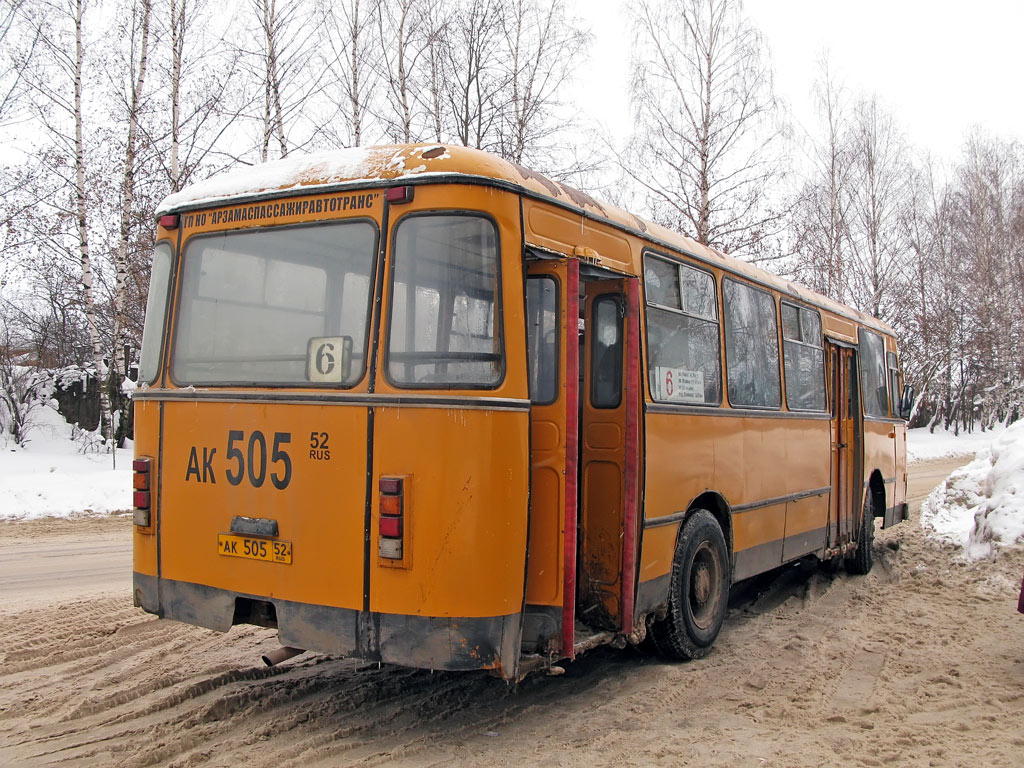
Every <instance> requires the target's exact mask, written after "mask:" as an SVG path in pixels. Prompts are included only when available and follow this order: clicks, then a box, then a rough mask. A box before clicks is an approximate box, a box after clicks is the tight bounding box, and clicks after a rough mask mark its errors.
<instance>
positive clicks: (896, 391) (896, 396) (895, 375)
mask: <svg viewBox="0 0 1024 768" xmlns="http://www.w3.org/2000/svg"><path fill="white" fill-rule="evenodd" d="M887 359H888V362H889V413H890V415H891V416H892V417H893V418H898V417H899V415H900V393H901V391H902V389H903V388H902V387H900V366H899V363H898V362H897V360H896V354H895V353H894V352H888V353H887Z"/></svg>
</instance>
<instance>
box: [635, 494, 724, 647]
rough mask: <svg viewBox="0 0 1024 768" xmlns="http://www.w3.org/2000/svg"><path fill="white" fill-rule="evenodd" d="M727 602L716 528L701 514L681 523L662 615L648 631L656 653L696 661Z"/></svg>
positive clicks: (721, 547) (715, 631)
mask: <svg viewBox="0 0 1024 768" xmlns="http://www.w3.org/2000/svg"><path fill="white" fill-rule="evenodd" d="M728 601H729V550H728V548H727V547H726V545H725V536H723V535H722V528H721V526H719V524H718V521H717V520H715V518H714V516H713V515H712V514H711V513H710V512H708V511H706V510H703V509H699V510H697V511H696V512H694V513H693V514H692V515H690V517H688V518H687V519H686V523H685V524H684V525H683V529H682V531H681V532H680V533H679V538H678V540H677V541H676V553H675V557H674V558H673V560H672V581H671V586H670V587H669V600H668V615H667V616H666V617H665V618H664V619H662V620H661V621H658V622H655V624H654V625H653V626H652V627H651V635H652V637H653V640H654V644H655V646H656V647H657V649H658V652H659V653H660V654H661V655H662V656H664V657H666V658H669V659H700V658H703V657H704V656H706V655H707V654H708V651H710V650H711V646H712V644H713V643H714V642H715V638H716V637H718V633H719V631H720V630H721V629H722V622H723V621H724V620H725V609H726V607H727V605H728Z"/></svg>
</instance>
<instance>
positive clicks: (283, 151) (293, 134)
mask: <svg viewBox="0 0 1024 768" xmlns="http://www.w3.org/2000/svg"><path fill="white" fill-rule="evenodd" d="M249 3H250V10H251V12H252V16H251V18H252V19H253V21H255V28H254V34H253V35H252V40H251V45H252V47H251V48H247V49H242V50H241V51H240V53H241V54H242V55H243V56H245V57H246V58H247V59H248V61H249V71H250V73H251V74H252V75H253V78H254V80H255V82H256V83H258V87H259V89H260V91H261V97H262V98H261V100H260V101H261V107H262V109H261V113H260V115H259V116H258V118H257V122H258V125H259V126H260V136H259V144H258V147H259V148H258V153H259V159H260V161H261V162H266V161H267V160H269V159H271V154H272V153H271V144H272V143H273V144H274V145H275V151H274V153H273V154H274V156H277V157H287V156H288V153H289V152H291V151H292V150H295V149H304V148H307V147H309V146H310V145H311V144H312V143H313V142H314V141H315V140H316V139H317V138H318V137H320V136H321V134H322V133H323V131H324V128H325V125H326V123H327V118H325V117H324V116H323V114H322V110H321V107H322V104H320V103H319V101H318V99H319V97H320V96H321V95H322V92H323V89H324V87H325V84H326V79H327V72H328V70H327V68H326V67H325V66H323V64H322V62H320V61H319V51H320V45H319V40H318V36H319V34H320V29H321V25H320V24H319V23H318V20H317V18H316V16H315V13H314V8H313V6H312V5H311V4H310V2H308V0H249ZM331 114H333V111H332V112H331Z"/></svg>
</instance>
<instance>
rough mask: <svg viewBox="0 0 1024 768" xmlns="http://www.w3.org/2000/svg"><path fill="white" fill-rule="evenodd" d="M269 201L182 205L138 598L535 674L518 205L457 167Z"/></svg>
mask: <svg viewBox="0 0 1024 768" xmlns="http://www.w3.org/2000/svg"><path fill="white" fill-rule="evenodd" d="M389 189H390V190H392V191H391V192H390V193H389V191H388V190H389ZM394 190H398V192H395V191H394ZM413 193H415V194H413ZM254 200H255V201H253V200H250V201H248V202H245V203H239V204H224V205H219V206H217V207H207V208H201V207H191V208H188V209H179V210H177V211H174V210H172V211H171V212H170V213H169V214H167V215H165V216H164V217H162V218H161V227H160V229H159V236H158V241H159V243H158V246H157V249H156V253H155V256H154V265H153V277H152V285H151V291H150V298H149V304H148V306H147V320H146V327H145V336H144V343H143V347H144V349H143V360H142V366H141V367H142V373H141V376H140V379H141V380H142V381H143V382H144V386H143V387H141V388H140V389H139V391H138V394H137V396H136V406H135V407H136V422H135V423H136V427H135V429H136V441H135V450H136V461H135V478H136V479H135V486H136V496H135V501H136V512H135V528H134V530H135V534H134V539H135V566H134V571H135V601H136V603H137V604H138V605H140V606H142V607H143V608H144V609H145V610H146V611H149V612H151V613H154V614H157V615H159V616H161V617H164V618H169V619H175V620H179V621H184V622H188V623H191V624H196V625H200V626H204V627H209V628H211V629H215V630H219V631H226V630H228V629H229V628H230V627H231V626H232V625H234V624H240V623H251V624H258V625H263V626H271V627H276V628H277V630H278V633H279V636H280V640H281V643H282V644H283V645H285V646H292V647H297V648H302V649H309V650H314V651H319V652H325V653H332V654H341V655H345V656H353V657H358V658H363V659H370V660H379V661H384V662H392V663H398V664H404V665H409V666H418V667H427V668H434V669H491V670H495V671H496V672H497V673H498V674H501V675H503V676H505V677H512V676H514V675H515V674H516V672H517V664H518V656H519V645H520V637H521V631H522V630H521V624H522V612H523V590H524V578H525V557H526V536H527V508H528V471H529V469H528V449H529V401H528V396H527V384H526V375H525V372H524V371H523V370H522V368H523V366H522V365H510V364H509V361H510V360H525V349H524V346H525V339H524V333H523V331H522V327H523V321H522V314H521V313H522V290H523V286H522V262H521V256H520V254H521V253H522V244H521V235H520V227H519V213H518V201H517V198H516V197H515V196H514V195H512V194H508V193H497V192H495V191H494V190H484V189H483V188H480V187H473V186H462V185H457V184H444V185H440V184H439V185H421V186H418V187H415V188H413V187H385V186H383V185H382V186H379V187H378V188H365V187H364V188H362V189H359V190H356V191H336V192H329V193H323V194H318V195H312V196H292V197H281V196H276V197H275V196H274V194H269V195H266V196H263V197H256V198H255V199H254Z"/></svg>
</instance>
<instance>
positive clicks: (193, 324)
mask: <svg viewBox="0 0 1024 768" xmlns="http://www.w3.org/2000/svg"><path fill="white" fill-rule="evenodd" d="M376 248H377V228H376V226H375V225H374V224H372V223H370V222H368V221H365V220H359V221H350V222H340V223H330V224H318V225H315V226H301V227H282V228H276V229H260V230H255V231H253V230H250V231H241V232H224V233H218V234H214V235H202V236H199V237H196V238H194V239H192V240H191V241H189V243H188V245H187V246H186V248H185V252H184V266H183V274H182V286H181V301H180V304H179V307H180V309H179V313H178V322H177V331H176V341H175V346H174V355H173V361H172V364H171V375H172V377H173V379H174V381H175V382H176V383H178V384H294V385H308V384H311V383H330V384H333V385H334V386H337V385H339V384H340V385H348V386H351V385H353V384H355V383H356V382H357V381H359V380H360V379H361V378H362V376H363V370H364V369H365V364H366V341H367V327H368V322H367V319H368V316H369V311H370V294H371V285H372V279H371V276H372V270H373V263H374V255H375V253H376ZM325 344H326V345H327V346H326V347H325V346H324V345H325ZM335 346H337V347H342V346H343V347H344V348H345V351H346V363H347V365H345V366H344V367H342V366H341V361H340V360H339V361H338V366H337V367H334V363H333V357H330V358H325V357H324V352H323V350H324V349H334V347H335ZM317 347H319V349H320V352H319V355H320V357H319V362H320V366H319V367H320V369H321V370H320V371H319V373H320V374H323V373H324V372H325V371H328V372H329V371H334V372H336V373H337V375H334V376H331V375H328V376H326V377H325V376H324V375H319V376H318V372H317V371H316V370H315V368H316V366H315V365H311V363H310V360H311V359H313V360H314V362H315V361H316V355H317V349H316V348H317ZM311 350H312V352H311ZM325 359H326V360H327V363H326V364H325V363H324V360H325Z"/></svg>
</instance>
